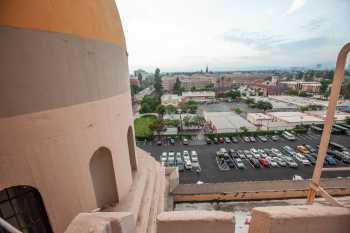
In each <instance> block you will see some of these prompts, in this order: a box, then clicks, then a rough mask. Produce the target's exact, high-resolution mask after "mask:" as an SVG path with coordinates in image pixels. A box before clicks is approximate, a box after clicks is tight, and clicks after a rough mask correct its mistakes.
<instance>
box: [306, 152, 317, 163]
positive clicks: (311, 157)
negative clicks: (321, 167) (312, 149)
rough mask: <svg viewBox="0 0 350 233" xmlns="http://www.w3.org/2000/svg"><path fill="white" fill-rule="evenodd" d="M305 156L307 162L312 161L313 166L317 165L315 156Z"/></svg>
mask: <svg viewBox="0 0 350 233" xmlns="http://www.w3.org/2000/svg"><path fill="white" fill-rule="evenodd" d="M304 156H305V158H306V159H307V160H309V161H310V163H311V164H312V165H315V164H316V159H315V158H314V157H313V156H311V155H310V154H306V155H304Z"/></svg>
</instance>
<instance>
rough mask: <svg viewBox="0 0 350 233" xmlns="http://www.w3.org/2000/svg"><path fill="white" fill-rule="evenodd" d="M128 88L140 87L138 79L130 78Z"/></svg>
mask: <svg viewBox="0 0 350 233" xmlns="http://www.w3.org/2000/svg"><path fill="white" fill-rule="evenodd" d="M130 86H136V87H140V86H141V83H140V80H138V78H137V77H134V76H132V77H130Z"/></svg>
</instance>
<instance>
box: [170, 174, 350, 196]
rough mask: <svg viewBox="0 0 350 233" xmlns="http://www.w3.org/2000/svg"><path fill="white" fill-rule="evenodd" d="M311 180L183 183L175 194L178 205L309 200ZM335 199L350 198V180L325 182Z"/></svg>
mask: <svg viewBox="0 0 350 233" xmlns="http://www.w3.org/2000/svg"><path fill="white" fill-rule="evenodd" d="M309 182H310V180H301V181H292V180H275V181H246V182H232V183H212V184H200V185H199V184H180V185H178V186H177V187H176V188H175V190H174V191H173V192H172V194H173V195H174V199H175V202H203V201H241V200H268V199H286V198H305V197H306V195H307V191H308V188H309ZM321 186H322V187H323V188H324V189H325V190H326V191H327V192H328V193H329V194H331V195H332V196H345V195H350V179H349V178H342V179H334V178H330V179H321Z"/></svg>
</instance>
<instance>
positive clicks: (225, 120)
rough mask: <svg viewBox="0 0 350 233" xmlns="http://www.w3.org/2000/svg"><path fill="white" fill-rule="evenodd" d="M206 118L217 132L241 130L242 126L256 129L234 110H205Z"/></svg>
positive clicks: (249, 129)
mask: <svg viewBox="0 0 350 233" xmlns="http://www.w3.org/2000/svg"><path fill="white" fill-rule="evenodd" d="M204 118H205V120H206V121H207V122H209V124H210V125H211V127H212V128H213V129H214V130H215V131H216V132H217V133H234V132H240V131H241V127H245V128H247V129H248V131H256V127H255V126H254V125H253V124H251V123H249V122H248V121H247V120H246V119H244V118H242V117H241V116H240V115H238V114H236V113H234V112H204Z"/></svg>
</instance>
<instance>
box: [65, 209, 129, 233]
mask: <svg viewBox="0 0 350 233" xmlns="http://www.w3.org/2000/svg"><path fill="white" fill-rule="evenodd" d="M81 232H86V233H135V232H136V231H135V223H134V220H133V216H132V214H131V213H126V212H97V213H81V214H79V215H77V216H76V217H75V218H74V219H73V221H72V222H71V223H70V224H69V226H68V228H67V230H66V231H65V233H81Z"/></svg>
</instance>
